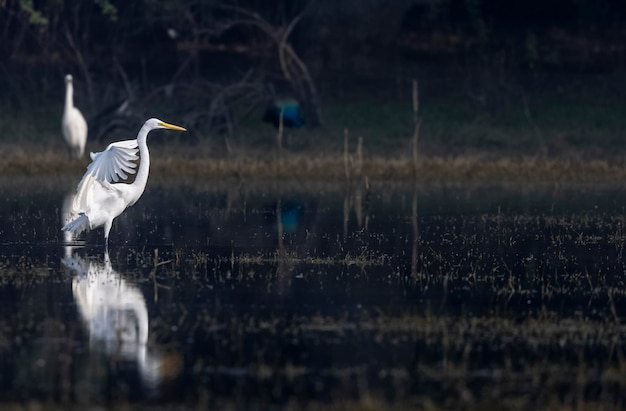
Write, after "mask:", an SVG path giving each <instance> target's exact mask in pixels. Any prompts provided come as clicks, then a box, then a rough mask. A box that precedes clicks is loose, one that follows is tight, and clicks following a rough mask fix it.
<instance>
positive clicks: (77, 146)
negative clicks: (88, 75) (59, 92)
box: [61, 74, 87, 158]
mask: <svg viewBox="0 0 626 411" xmlns="http://www.w3.org/2000/svg"><path fill="white" fill-rule="evenodd" d="M61 129H62V130H63V137H64V138H65V141H67V144H68V145H69V147H70V153H71V154H72V155H74V157H76V158H81V157H82V156H83V153H84V152H85V144H86V143H87V122H86V121H85V117H83V115H82V114H81V112H80V110H78V109H77V108H76V107H74V85H73V79H72V75H71V74H68V75H66V76H65V109H64V110H63V119H62V120H61Z"/></svg>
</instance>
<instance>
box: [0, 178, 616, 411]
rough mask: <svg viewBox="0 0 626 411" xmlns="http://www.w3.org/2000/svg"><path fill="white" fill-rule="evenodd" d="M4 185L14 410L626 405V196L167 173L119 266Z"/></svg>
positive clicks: (129, 219)
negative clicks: (183, 177) (170, 178)
mask: <svg viewBox="0 0 626 411" xmlns="http://www.w3.org/2000/svg"><path fill="white" fill-rule="evenodd" d="M0 187H1V188H0V195H1V197H0V205H1V207H2V210H3V212H2V215H1V216H0V223H1V224H0V404H5V406H6V407H14V408H15V409H20V407H22V406H26V405H28V404H31V405H32V403H33V401H34V402H35V403H39V404H40V405H42V406H44V407H47V408H59V409H67V408H72V407H74V408H77V409H81V408H84V407H86V406H88V405H108V406H112V407H114V408H115V407H117V406H122V405H124V404H127V403H133V404H135V405H144V406H146V407H153V406H154V405H155V404H159V405H160V406H162V407H164V408H172V409H187V408H189V409H199V408H202V409H206V408H207V406H210V407H213V408H223V407H237V408H244V407H246V408H294V409H300V408H302V407H305V406H309V407H313V408H316V407H317V408H326V407H328V406H329V405H333V406H336V407H338V408H342V407H343V408H345V407H356V408H357V409H358V408H359V407H361V408H367V407H372V404H374V407H375V408H382V407H387V406H388V407H394V406H397V407H411V408H415V407H417V408H420V407H424V406H435V407H441V408H451V409H457V408H458V407H461V406H464V407H474V408H479V409H480V408H486V407H489V406H490V404H491V405H493V404H498V406H500V407H506V408H509V409H534V408H536V407H545V406H548V405H562V406H563V407H565V408H569V407H571V408H574V407H576V406H579V405H585V404H601V405H602V406H606V407H613V406H615V407H620V406H622V405H624V394H623V393H624V392H625V391H624V389H625V388H626V366H625V365H624V364H625V363H624V356H625V355H626V349H625V347H624V343H625V341H626V324H625V323H624V321H623V318H624V316H625V315H626V294H625V291H624V290H625V287H626V285H625V284H624V283H625V280H626V274H625V273H626V264H625V262H624V258H623V251H624V243H625V241H626V217H625V213H624V207H625V206H626V195H625V194H624V193H625V191H626V190H624V187H622V186H616V185H589V184H586V185H581V184H578V185H565V186H563V185H555V184H535V185H522V184H519V185H506V184H491V185H484V184H483V185H474V186H460V185H452V186H446V185H441V184H438V185H417V186H413V185H411V184H393V183H388V182H373V183H371V185H369V186H366V185H365V184H362V183H358V184H357V183H351V184H349V185H348V184H345V183H337V184H323V183H307V182H304V183H301V182H295V183H288V182H284V181H283V182H276V181H270V182H267V181H263V182H255V181H245V182H244V181H232V182H220V183H214V182H206V181H184V182H182V183H180V184H173V183H172V182H158V181H157V182H155V183H153V182H150V183H149V184H148V189H147V191H146V193H145V194H144V196H143V197H142V198H141V200H140V201H139V202H138V203H137V204H136V205H135V206H134V207H133V208H131V209H129V210H127V212H126V213H125V214H124V215H123V216H121V217H119V218H118V219H117V220H116V222H115V223H114V225H113V229H112V231H111V238H110V247H109V252H108V254H107V253H105V250H104V247H103V246H102V244H103V239H102V230H101V229H98V230H96V231H94V232H92V233H89V234H88V235H87V236H86V237H83V238H81V239H80V240H78V241H75V242H73V243H71V244H69V245H68V244H65V243H64V238H63V236H62V235H61V233H60V231H59V227H60V226H61V219H62V213H63V204H64V202H65V201H66V196H67V194H68V193H69V192H71V190H70V189H67V190H64V189H63V187H62V185H61V188H59V186H58V185H54V184H53V185H51V186H46V187H41V185H39V184H36V183H33V182H29V181H24V182H17V183H15V184H5V185H4V186H0Z"/></svg>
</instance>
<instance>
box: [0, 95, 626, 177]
mask: <svg viewBox="0 0 626 411" xmlns="http://www.w3.org/2000/svg"><path fill="white" fill-rule="evenodd" d="M414 84H415V83H414ZM413 92H414V100H413V105H412V104H411V101H410V100H409V101H405V100H403V101H398V100H391V101H389V102H386V103H385V104H382V103H381V102H379V101H374V100H359V101H354V100H352V101H334V102H330V103H329V104H328V106H327V108H326V115H327V121H326V124H325V125H324V126H323V127H319V128H308V127H304V128H300V129H287V128H285V129H284V130H282V129H279V130H276V129H275V128H273V127H271V126H270V125H268V124H263V123H261V121H260V119H261V116H262V113H256V114H253V115H251V116H249V118H248V119H247V120H246V121H245V122H243V123H241V124H240V125H239V127H238V128H237V129H236V130H234V132H233V133H232V134H231V135H225V134H216V133H214V132H211V131H210V130H202V129H199V128H194V127H193V125H192V124H185V121H181V119H178V118H171V119H170V118H167V120H169V121H171V122H174V123H176V124H179V123H180V124H183V125H184V126H187V127H189V132H188V133H185V135H181V136H174V137H172V136H165V135H163V134H160V133H158V132H155V133H153V134H151V137H150V140H149V148H150V153H151V169H152V171H153V173H152V175H151V178H152V176H159V175H161V176H167V177H168V178H176V177H193V178H207V179H223V178H231V177H237V178H246V179H250V178H262V179H300V180H305V179H306V180H334V181H356V180H357V179H369V180H399V181H413V180H415V181H418V182H451V183H455V182H459V183H465V182H473V181H476V182H485V181H487V182H489V181H505V182H506V181H512V182H619V181H622V180H626V137H625V136H626V118H625V117H624V116H623V107H624V106H623V104H618V103H617V102H615V101H614V104H597V102H596V100H595V99H581V100H579V101H578V102H577V103H576V104H571V103H567V104H566V103H563V102H562V101H555V100H551V101H545V100H544V101H543V103H541V104H540V105H537V107H536V110H535V111H536V113H537V114H536V115H534V116H533V121H532V122H529V121H528V120H527V119H526V118H525V117H524V115H522V114H520V113H521V112H523V108H521V107H514V106H513V107H508V108H507V109H506V110H505V111H504V112H503V113H501V114H500V115H499V116H497V117H495V118H488V117H485V116H483V115H481V114H480V112H477V111H475V110H474V109H473V108H472V106H471V105H469V104H467V103H462V102H459V101H458V100H455V99H451V98H442V99H440V100H439V101H431V102H429V104H424V105H420V106H419V113H418V104H419V103H418V102H417V87H416V86H415V88H414V89H413ZM33 119H36V120H37V121H33ZM59 123H60V111H59V110H58V107H56V106H54V107H52V106H50V105H44V106H41V107H38V108H35V109H34V111H32V112H25V111H22V110H7V111H6V112H5V113H4V114H3V116H2V118H0V126H2V129H3V130H4V131H3V134H2V135H0V147H1V148H2V153H3V156H2V158H0V175H1V176H5V177H11V176H45V175H61V174H70V175H76V176H77V178H78V177H80V176H81V175H82V174H83V173H84V170H85V168H86V166H87V165H88V164H89V161H90V160H89V156H88V153H89V152H91V151H94V152H98V151H102V150H104V149H105V148H106V146H107V145H108V144H109V143H111V142H112V141H118V140H125V139H129V138H134V134H132V133H130V132H129V131H128V130H126V131H124V132H119V131H118V132H114V133H111V134H107V135H106V136H105V137H101V138H100V139H96V138H91V137H89V138H88V141H87V147H86V154H85V156H84V157H83V158H82V159H80V160H76V159H70V158H69V154H68V149H67V146H66V144H65V142H64V141H63V138H62V136H61V131H60V124H59ZM128 126H129V127H128V129H133V128H132V127H130V125H128ZM90 136H91V135H90Z"/></svg>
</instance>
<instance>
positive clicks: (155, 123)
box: [144, 118, 187, 131]
mask: <svg viewBox="0 0 626 411" xmlns="http://www.w3.org/2000/svg"><path fill="white" fill-rule="evenodd" d="M144 127H148V129H149V130H154V129H155V128H167V129H170V130H178V131H187V129H186V128H183V127H179V126H175V125H174V124H170V123H166V122H165V121H161V120H159V119H158V118H151V119H149V120H147V121H146V122H145V123H144Z"/></svg>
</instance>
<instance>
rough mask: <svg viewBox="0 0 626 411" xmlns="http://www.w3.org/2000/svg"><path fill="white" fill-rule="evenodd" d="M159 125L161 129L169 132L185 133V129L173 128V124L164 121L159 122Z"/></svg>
mask: <svg viewBox="0 0 626 411" xmlns="http://www.w3.org/2000/svg"><path fill="white" fill-rule="evenodd" d="M159 125H160V126H161V127H165V128H169V129H170V130H178V131H187V129H186V128H182V127H179V126H175V125H174V124H170V123H166V122H165V121H161V122H160V123H159Z"/></svg>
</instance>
